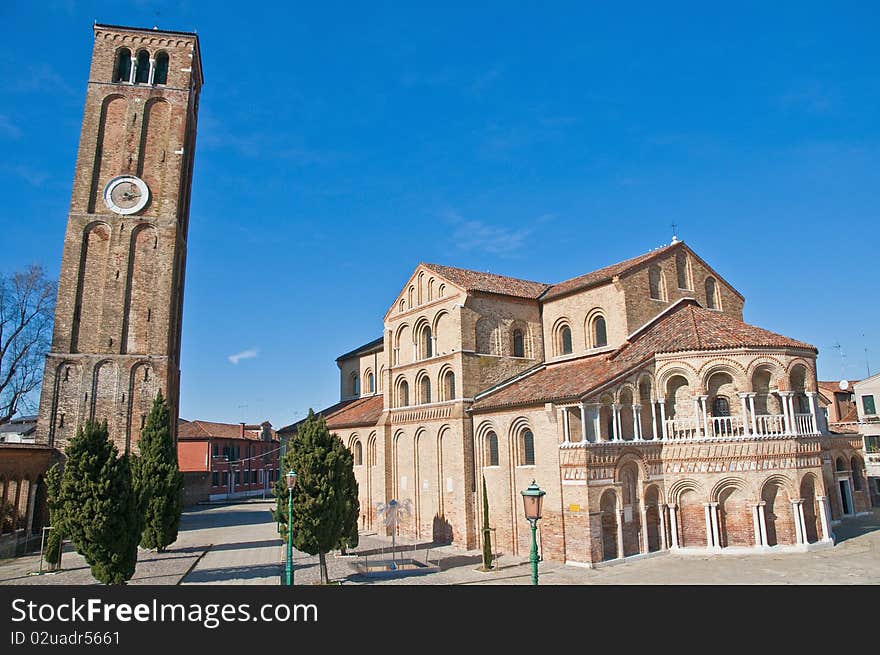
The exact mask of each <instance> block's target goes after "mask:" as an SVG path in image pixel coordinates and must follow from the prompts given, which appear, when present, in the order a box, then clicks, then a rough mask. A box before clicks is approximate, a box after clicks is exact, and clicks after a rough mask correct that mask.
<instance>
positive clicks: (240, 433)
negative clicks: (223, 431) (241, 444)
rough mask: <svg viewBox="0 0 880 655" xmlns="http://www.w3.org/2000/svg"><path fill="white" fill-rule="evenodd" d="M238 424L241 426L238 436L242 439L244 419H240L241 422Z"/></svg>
mask: <svg viewBox="0 0 880 655" xmlns="http://www.w3.org/2000/svg"><path fill="white" fill-rule="evenodd" d="M239 425H240V426H241V431H240V432H239V436H240V437H241V438H242V439H244V421H242V422H241V423H239Z"/></svg>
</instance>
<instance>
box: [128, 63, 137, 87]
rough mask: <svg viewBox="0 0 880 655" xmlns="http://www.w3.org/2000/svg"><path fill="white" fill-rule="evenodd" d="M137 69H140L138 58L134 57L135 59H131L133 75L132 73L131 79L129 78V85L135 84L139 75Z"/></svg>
mask: <svg viewBox="0 0 880 655" xmlns="http://www.w3.org/2000/svg"><path fill="white" fill-rule="evenodd" d="M137 67H138V64H137V57H136V56H133V57H132V58H131V73H130V75H129V78H128V83H129V84H134V79H135V76H136V75H137Z"/></svg>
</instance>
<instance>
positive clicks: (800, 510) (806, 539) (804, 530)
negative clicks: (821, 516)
mask: <svg viewBox="0 0 880 655" xmlns="http://www.w3.org/2000/svg"><path fill="white" fill-rule="evenodd" d="M797 506H798V518H799V519H800V523H801V538H802V539H803V544H804V545H805V546H806V545H807V544H808V543H810V538H809V536H808V535H807V520H806V517H805V516H804V501H803V500H799V501H798V504H797Z"/></svg>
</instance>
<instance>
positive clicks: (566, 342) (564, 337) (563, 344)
mask: <svg viewBox="0 0 880 655" xmlns="http://www.w3.org/2000/svg"><path fill="white" fill-rule="evenodd" d="M559 352H560V353H561V354H563V355H570V354H571V352H572V348H571V328H570V327H568V326H567V325H565V326H563V327H562V329H561V330H560V331H559Z"/></svg>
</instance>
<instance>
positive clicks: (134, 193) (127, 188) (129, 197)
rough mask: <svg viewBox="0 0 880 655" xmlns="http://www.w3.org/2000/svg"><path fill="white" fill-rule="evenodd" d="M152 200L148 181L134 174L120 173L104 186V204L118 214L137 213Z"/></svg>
mask: <svg viewBox="0 0 880 655" xmlns="http://www.w3.org/2000/svg"><path fill="white" fill-rule="evenodd" d="M149 200H150V189H149V187H148V186H147V183H146V182H144V181H143V180H142V179H140V178H139V177H135V176H134V175H120V176H119V177H114V178H113V179H112V180H110V181H109V182H107V186H106V187H104V204H105V205H107V208H108V209H109V210H110V211H112V212H116V213H117V214H124V215H128V214H136V213H137V212H139V211H140V210H142V209H143V208H144V207H145V206H146V204H147V202H148V201H149Z"/></svg>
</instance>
